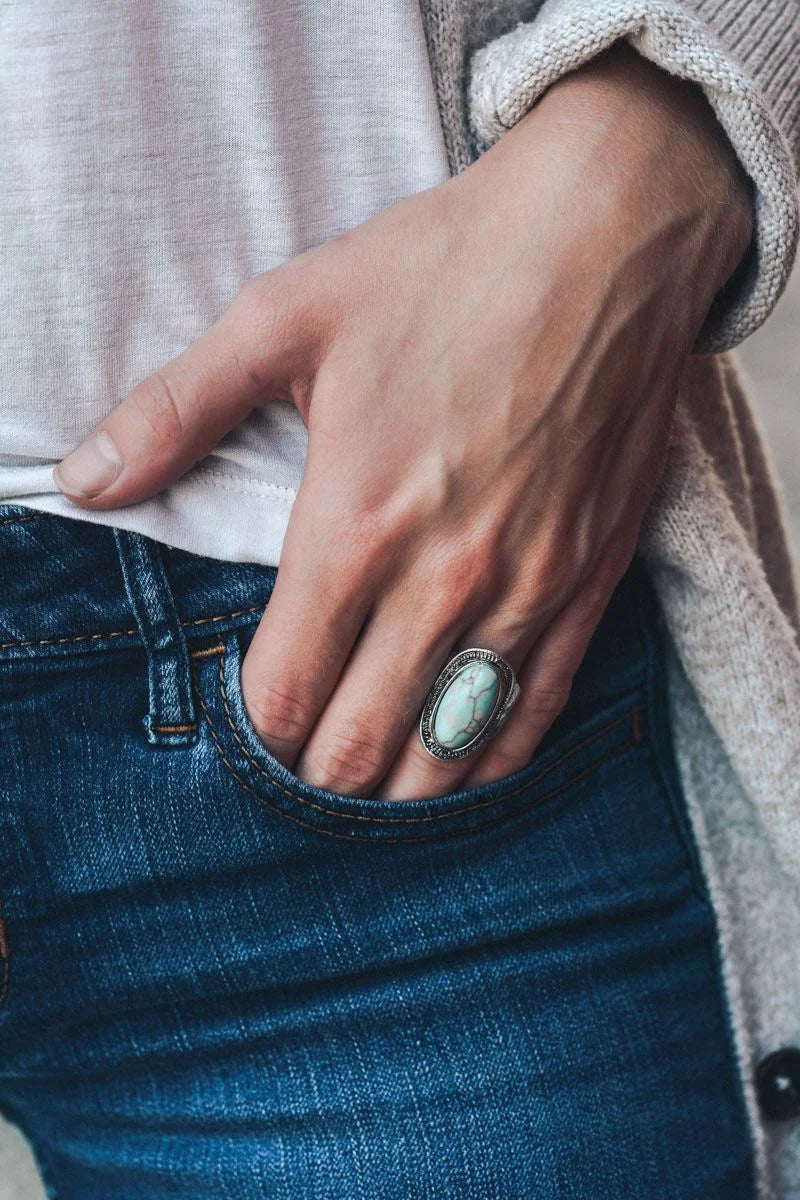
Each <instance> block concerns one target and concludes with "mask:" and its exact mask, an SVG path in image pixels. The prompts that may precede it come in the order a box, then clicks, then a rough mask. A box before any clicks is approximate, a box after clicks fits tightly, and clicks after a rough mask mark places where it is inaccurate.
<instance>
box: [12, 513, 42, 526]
mask: <svg viewBox="0 0 800 1200" xmlns="http://www.w3.org/2000/svg"><path fill="white" fill-rule="evenodd" d="M49 516H51V513H35V514H34V515H33V516H30V517H2V518H0V525H22V523H23V522H24V521H43V520H44V518H45V517H49Z"/></svg>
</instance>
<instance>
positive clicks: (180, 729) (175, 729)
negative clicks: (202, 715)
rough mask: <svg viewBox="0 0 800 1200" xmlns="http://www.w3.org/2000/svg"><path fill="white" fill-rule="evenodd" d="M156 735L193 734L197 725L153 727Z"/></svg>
mask: <svg viewBox="0 0 800 1200" xmlns="http://www.w3.org/2000/svg"><path fill="white" fill-rule="evenodd" d="M150 728H151V729H152V730H153V732H154V733H191V732H192V730H193V729H197V726H196V725H194V724H193V725H151V726H150Z"/></svg>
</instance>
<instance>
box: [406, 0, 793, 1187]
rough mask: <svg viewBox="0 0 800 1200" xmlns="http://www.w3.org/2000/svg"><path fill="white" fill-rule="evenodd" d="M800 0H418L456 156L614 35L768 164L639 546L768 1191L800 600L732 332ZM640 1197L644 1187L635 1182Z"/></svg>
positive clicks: (778, 174) (778, 150)
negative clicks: (700, 101)
mask: <svg viewBox="0 0 800 1200" xmlns="http://www.w3.org/2000/svg"><path fill="white" fill-rule="evenodd" d="M799 5H800V0H685V2H683V3H681V2H678V0H676V2H675V3H665V2H662V0H655V2H652V0H545V3H544V4H541V5H540V4H537V3H535V2H533V3H532V2H530V0H421V7H422V12H423V17H424V20H425V26H426V36H427V40H428V49H429V53H430V58H431V64H432V68H433V73H434V79H435V83H436V89H437V97H438V101H439V109H440V114H441V118H442V124H443V127H444V132H445V141H446V145H447V150H448V156H449V160H450V167H451V170H452V171H453V172H454V173H455V172H457V171H459V170H461V169H463V168H464V167H465V166H467V165H468V164H469V163H470V162H471V161H473V160H474V158H475V157H476V156H477V155H478V154H480V153H481V152H482V151H483V150H484V149H486V148H488V146H490V145H491V144H492V143H493V142H495V141H496V140H497V139H498V138H499V137H500V136H502V134H503V132H504V130H506V129H508V128H510V127H511V126H512V125H513V124H514V122H515V121H517V120H518V119H519V118H520V117H521V116H523V115H524V113H525V112H527V111H528V109H529V108H530V107H531V105H532V104H534V103H535V101H536V99H537V98H538V97H539V96H540V95H541V94H542V92H543V91H544V90H545V88H546V87H547V86H548V85H549V84H550V83H552V82H553V81H554V80H555V79H556V78H558V77H559V76H560V75H563V74H564V73H565V72H567V71H569V70H572V69H574V68H575V67H576V66H578V65H580V64H581V63H582V62H585V61H586V60H587V59H589V58H591V57H592V56H593V55H594V54H597V53H598V52H599V51H601V50H602V49H604V48H605V47H607V46H608V45H610V44H611V43H612V42H613V41H615V40H616V39H617V38H620V37H626V38H627V39H628V40H629V41H630V42H631V43H632V44H633V45H634V46H635V47H636V48H637V50H639V52H640V53H642V54H644V55H646V56H647V57H648V58H650V59H652V60H654V61H655V62H657V63H658V64H659V65H660V66H662V67H664V68H665V69H667V70H669V71H672V72H673V73H675V74H677V75H681V76H685V77H687V78H691V79H693V80H695V81H696V82H698V83H699V84H701V86H702V87H703V89H704V91H705V93H706V95H707V97H708V99H709V101H710V102H711V104H712V106H713V108H714V110H715V112H716V114H717V116H718V118H719V120H720V121H721V123H722V125H723V126H724V128H725V129H726V131H727V134H728V136H729V138H730V140H731V142H732V144H733V146H734V147H735V149H736V151H737V153H738V155H739V157H740V160H741V162H742V163H743V165H744V167H745V168H746V170H747V172H748V174H749V175H750V177H751V179H752V180H753V183H754V185H755V203H756V233H755V236H754V239H753V244H752V246H751V249H750V252H749V253H748V255H747V256H746V259H745V261H744V263H743V265H742V267H741V269H740V270H739V271H738V272H737V275H736V277H735V279H734V280H733V281H732V283H731V285H730V286H729V287H728V288H726V289H725V291H724V293H723V294H721V295H720V296H719V297H718V299H717V303H715V305H714V307H713V308H712V311H711V313H710V314H709V317H708V319H707V321H706V323H705V325H704V327H703V330H702V331H701V334H700V337H699V338H698V342H697V345H696V347H695V349H696V351H697V354H696V355H694V356H693V357H692V358H691V359H690V361H689V369H688V371H687V373H686V378H685V382H684V385H683V389H682V393H681V397H680V400H679V412H678V420H677V422H676V428H675V437H674V444H673V447H672V451H671V455H670V460H669V465H668V467H667V471H666V474H665V477H664V479H663V482H662V486H661V487H660V490H659V492H658V494H657V496H656V498H655V500H654V502H653V504H652V505H651V507H650V510H649V512H648V515H647V518H646V520H645V525H644V527H643V530H642V536H641V541H640V549H641V551H642V553H643V554H644V555H645V556H646V558H647V560H648V562H649V565H650V567H651V569H652V572H653V576H654V580H655V583H656V586H657V589H658V592H659V595H660V598H661V602H662V604H663V607H664V610H665V614H666V619H667V624H668V627H669V631H670V634H671V651H670V655H671V695H672V700H671V708H672V723H673V729H674V733H675V739H676V747H677V754H678V760H679V766H680V770H681V774H682V779H683V784H684V788H685V791H686V796H687V800H688V803H689V808H690V812H691V814H692V819H693V823H694V827H695V833H696V837H697V841H698V844H699V847H700V853H701V860H702V864H703V868H704V871H705V874H706V878H707V881H708V884H709V887H710V891H711V895H712V898H713V903H714V907H715V909H716V914H717V924H718V929H719V938H720V948H721V954H722V962H723V970H724V975H725V980H726V985H727V992H728V1000H729V1005H730V1009H731V1014H732V1017H733V1024H734V1029H735V1035H736V1040H737V1051H738V1055H739V1060H740V1069H741V1074H742V1081H743V1086H744V1089H745V1093H746V1096H747V1102H748V1108H749V1112H750V1118H751V1123H752V1130H753V1137H754V1141H755V1145H756V1151H757V1161H758V1174H759V1192H758V1194H759V1196H760V1197H780V1198H781V1200H788V1198H792V1200H800V1119H795V1120H792V1121H786V1122H775V1121H769V1120H767V1119H766V1118H765V1117H764V1115H763V1114H762V1113H761V1111H760V1109H759V1105H758V1101H757V1097H756V1092H755V1087H754V1075H755V1069H756V1066H757V1064H758V1063H759V1062H760V1061H761V1060H762V1059H763V1058H764V1057H765V1056H766V1055H767V1054H769V1053H770V1052H771V1051H773V1050H775V1049H778V1048H781V1047H784V1046H800V721H799V720H798V714H799V713H800V649H799V648H798V631H799V630H800V617H798V607H797V598H796V591H795V587H794V581H793V574H792V565H791V562H790V558H789V553H788V550H787V543H786V537H785V533H784V527H783V522H782V518H781V513H780V509H779V504H778V500H777V498H776V493H775V487H774V484H773V481H772V479H771V475H770V470H769V466H768V463H767V461H766V459H765V453H764V447H763V443H762V439H761V436H760V433H759V430H758V429H757V427H756V424H755V423H754V419H753V414H752V412H751V411H750V408H749V406H748V402H747V397H746V396H745V394H744V392H743V389H742V385H741V382H740V380H739V378H738V376H737V372H736V367H735V364H734V363H733V361H732V359H731V356H730V355H728V354H725V353H722V352H723V351H726V350H729V349H730V348H731V347H732V346H734V345H736V344H737V343H738V342H740V341H741V340H742V338H744V337H746V336H747V334H748V333H750V332H752V330H753V329H755V328H756V327H757V326H758V325H759V324H761V322H762V321H763V320H765V318H766V317H767V316H768V315H769V313H770V312H771V310H772V308H773V307H774V304H775V302H776V300H777V298H778V296H779V295H780V293H781V291H782V290H783V287H784V285H785V283H786V280H787V277H788V274H789V271H790V268H791V265H792V261H793V258H794V254H795V249H796V242H797V229H798V198H797V177H796V163H797V159H798V150H799V149H800V7H799ZM643 1200H650V1198H649V1197H648V1198H644V1197H643Z"/></svg>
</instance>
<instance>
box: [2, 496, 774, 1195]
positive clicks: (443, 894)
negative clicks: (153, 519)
mask: <svg viewBox="0 0 800 1200" xmlns="http://www.w3.org/2000/svg"><path fill="white" fill-rule="evenodd" d="M0 562H2V572H1V573H0V729H1V730H2V760H0V763H1V765H0V800H1V801H2V807H1V808H0V899H1V900H2V906H3V914H4V927H5V937H4V939H3V940H2V943H0V948H1V949H2V966H3V979H4V983H3V1002H2V1005H0V1108H2V1110H3V1111H4V1112H5V1113H6V1115H7V1116H8V1117H9V1118H10V1119H12V1120H14V1121H16V1122H17V1123H18V1124H19V1125H20V1126H21V1127H22V1129H23V1130H24V1132H25V1133H26V1134H27V1136H28V1137H29V1138H30V1140H31V1142H32V1144H33V1147H34V1150H35V1153H36V1155H37V1158H38V1161H39V1164H40V1167H41V1169H42V1172H43V1175H44V1178H45V1181H46V1185H47V1187H48V1189H49V1191H50V1194H51V1196H53V1197H58V1200H162V1198H163V1200H167V1198H168V1197H176V1198H180V1200H189V1197H191V1198H192V1200H260V1198H262V1197H263V1198H267V1197H269V1198H270V1200H472V1198H475V1200H651V1198H657V1200H695V1198H696V1200H700V1198H703V1200H709V1198H715V1200H716V1198H718V1200H751V1198H752V1197H753V1196H754V1194H755V1193H754V1182H753V1150H752V1145H751V1135H750V1130H749V1127H748V1124H747V1119H746V1115H745V1111H744V1103H743V1097H742V1092H741V1086H740V1080H739V1075H738V1072H737V1068H736V1063H735V1060H734V1053H733V1048H732V1041H731V1031H730V1025H729V1017H728V1013H727V1009H726V1005H725V998H724V993H723V990H722V984H721V979H720V966H719V958H718V952H717V946H716V932H715V921H714V913H713V910H712V908H711V905H710V903H709V897H708V894H707V890H706V884H705V881H704V879H703V877H702V874H701V871H700V866H699V860H698V855H697V850H696V847H695V844H694V841H693V836H692V832H691V829H690V825H689V822H688V819H687V814H686V811H685V804H684V799H683V796H682V792H681V789H680V786H679V782H678V778H677V775H676V770H675V765H674V762H673V757H672V748H671V743H670V738H669V725H668V721H667V715H666V701H667V697H666V682H665V677H664V646H663V640H664V632H663V626H662V620H661V614H660V611H659V608H658V605H657V602H656V599H655V596H654V594H653V592H652V589H651V586H650V583H649V581H648V578H647V575H646V572H645V570H644V568H643V566H642V564H641V563H640V562H639V561H638V560H634V563H633V565H632V567H631V568H630V570H629V571H628V572H627V574H626V576H625V578H624V579H623V581H622V582H621V584H620V585H619V587H618V588H617V591H616V593H615V596H614V598H613V599H612V602H611V604H610V606H609V609H608V611H607V613H606V615H605V617H604V619H603V621H602V623H601V625H600V627H599V629H598V631H597V633H596V634H595V637H594V639H593V641H592V644H591V646H590V648H589V651H588V653H587V655H586V658H585V660H584V663H583V665H582V667H581V669H580V671H579V674H578V677H577V679H576V682H575V686H574V688H573V693H572V697H571V699H570V702H569V704H568V706H567V708H566V709H565V711H564V712H563V713H562V715H561V717H560V718H559V719H558V721H557V722H556V724H555V726H554V727H553V729H552V730H551V731H550V733H549V734H548V735H547V737H546V739H545V741H544V742H543V743H542V745H541V746H540V747H539V749H538V750H537V751H536V753H535V754H534V756H533V757H532V759H531V761H530V762H529V763H528V764H527V765H526V766H525V767H524V768H523V769H522V770H521V771H518V772H516V773H515V774H513V775H511V776H509V777H507V778H505V779H502V780H499V781H496V782H494V783H491V784H487V785H484V786H481V787H478V788H474V789H471V790H462V791H457V792H454V793H451V794H450V795H447V796H443V797H438V798H434V799H431V800H420V801H414V802H411V803H408V804H406V805H404V804H396V803H390V802H385V801H378V800H373V799H353V798H349V797H346V796H342V795H337V794H335V793H331V792H326V791H323V790H321V789H319V788H316V787H313V786H310V785H308V784H305V783H303V782H301V781H300V780H298V779H297V778H296V777H295V776H294V775H293V774H292V773H291V772H290V771H288V770H286V769H285V768H284V767H283V766H282V765H281V764H280V763H278V762H277V761H276V760H275V759H274V758H273V757H272V756H271V755H270V753H269V752H268V751H267V750H266V749H265V747H264V746H263V744H262V743H261V742H260V741H259V739H258V738H257V736H256V734H255V732H254V730H253V728H252V727H251V725H250V723H249V721H248V719H247V716H246V713H245V710H244V707H243V704H242V698H241V692H240V686H239V667H240V663H241V659H242V655H243V653H244V651H245V650H246V648H247V645H248V643H249V640H250V638H251V636H252V634H253V632H254V630H255V627H256V625H257V622H258V619H259V616H260V614H261V613H262V612H263V609H264V606H265V604H266V603H268V601H269V596H270V592H271V589H272V587H273V584H274V581H275V576H276V571H275V568H271V567H260V566H255V565H252V564H231V563H224V562H219V561H215V560H210V559H204V558H200V557H198V556H195V555H191V554H187V553H184V552H181V551H177V550H173V549H170V548H168V547H165V546H159V545H157V544H156V543H154V542H152V541H149V540H148V539H146V538H144V537H142V536H141V535H138V534H127V533H122V532H121V531H113V530H109V529H106V528H104V527H102V526H99V525H93V524H90V523H88V522H82V521H70V520H65V519H62V518H58V517H53V516H49V515H43V514H35V513H32V512H31V511H30V510H27V509H21V508H11V507H8V506H7V507H5V508H0Z"/></svg>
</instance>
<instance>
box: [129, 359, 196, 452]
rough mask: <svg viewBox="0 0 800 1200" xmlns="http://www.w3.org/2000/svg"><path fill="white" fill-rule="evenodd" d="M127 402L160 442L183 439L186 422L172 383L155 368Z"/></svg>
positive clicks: (164, 374)
mask: <svg viewBox="0 0 800 1200" xmlns="http://www.w3.org/2000/svg"><path fill="white" fill-rule="evenodd" d="M130 402H131V404H132V405H133V407H134V408H135V409H136V411H137V412H138V413H139V415H140V416H141V417H142V419H143V420H144V421H145V423H146V424H147V425H148V426H149V427H150V430H151V431H152V433H153V436H154V437H155V439H156V441H157V442H159V443H171V442H182V441H183V438H184V434H185V423H184V419H183V417H182V415H181V404H180V400H179V397H178V392H177V390H176V387H175V384H174V382H173V381H172V380H171V379H170V378H169V376H168V375H167V374H166V373H165V372H164V371H156V372H155V374H153V375H151V376H150V377H149V378H148V379H145V380H144V381H143V382H142V383H140V384H139V385H138V386H137V387H135V388H134V389H133V391H132V392H131V394H130Z"/></svg>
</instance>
